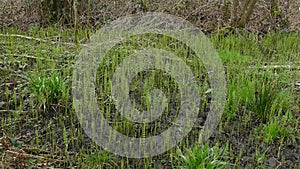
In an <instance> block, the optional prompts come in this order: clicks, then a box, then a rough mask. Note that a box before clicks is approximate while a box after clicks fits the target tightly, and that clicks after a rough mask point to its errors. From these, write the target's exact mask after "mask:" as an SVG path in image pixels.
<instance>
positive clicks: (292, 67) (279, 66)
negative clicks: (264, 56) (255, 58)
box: [249, 65, 300, 71]
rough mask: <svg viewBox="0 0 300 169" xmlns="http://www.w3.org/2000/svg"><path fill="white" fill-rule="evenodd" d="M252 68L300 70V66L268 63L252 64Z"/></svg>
mask: <svg viewBox="0 0 300 169" xmlns="http://www.w3.org/2000/svg"><path fill="white" fill-rule="evenodd" d="M249 68H250V69H262V70H267V69H275V70H277V69H287V70H289V71H293V70H300V66H291V65H266V66H250V67H249Z"/></svg>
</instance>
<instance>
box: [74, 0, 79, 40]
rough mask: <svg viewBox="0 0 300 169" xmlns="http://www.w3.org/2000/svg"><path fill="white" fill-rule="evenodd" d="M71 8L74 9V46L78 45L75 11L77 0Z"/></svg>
mask: <svg viewBox="0 0 300 169" xmlns="http://www.w3.org/2000/svg"><path fill="white" fill-rule="evenodd" d="M73 8H74V42H75V44H76V45H78V43H79V41H78V10H77V0H74V2H73Z"/></svg>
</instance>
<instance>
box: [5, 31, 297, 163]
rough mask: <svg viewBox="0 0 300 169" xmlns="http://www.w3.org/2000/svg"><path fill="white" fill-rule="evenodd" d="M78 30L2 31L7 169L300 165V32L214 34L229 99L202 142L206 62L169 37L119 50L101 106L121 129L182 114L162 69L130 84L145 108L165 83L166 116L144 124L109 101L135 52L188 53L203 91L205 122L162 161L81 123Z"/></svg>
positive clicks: (100, 90) (104, 70)
mask: <svg viewBox="0 0 300 169" xmlns="http://www.w3.org/2000/svg"><path fill="white" fill-rule="evenodd" d="M72 31H73V30H68V29H66V30H61V29H58V28H55V27H49V28H45V29H39V28H37V27H33V28H31V29H29V30H28V31H26V32H21V31H20V30H17V29H12V28H11V29H6V30H4V31H3V30H2V32H0V33H1V34H8V36H0V117H1V130H2V131H1V132H0V137H1V138H0V155H1V158H2V160H1V162H0V165H1V166H4V168H5V167H19V168H30V167H43V166H44V167H45V166H52V167H61V168H70V167H78V168H164V167H165V168H168V167H169V168H226V167H235V168H255V167H258V168H264V167H270V168H276V167H282V168H297V167H299V161H300V159H299V157H300V147H299V142H300V137H299V134H300V130H299V120H300V116H299V111H300V107H299V102H300V99H299V95H300V85H299V80H300V76H299V71H300V68H299V64H300V41H299V39H300V34H299V33H288V34H287V33H285V32H282V33H281V32H276V33H275V32H273V33H269V34H266V35H263V36H262V35H258V34H254V33H245V32H239V31H237V32H234V33H230V34H226V35H224V34H218V35H211V36H210V37H209V38H210V39H211V41H212V43H213V45H214V46H215V48H216V49H217V51H218V53H219V56H220V58H221V59H222V62H223V64H224V68H225V73H226V80H227V83H228V95H227V103H226V105H225V110H224V113H223V116H222V120H221V122H220V124H219V126H218V129H217V131H216V132H214V133H213V135H212V137H211V138H210V139H209V140H208V143H207V144H204V145H198V144H197V142H196V141H197V140H198V137H199V131H200V130H201V127H202V126H203V124H204V122H205V119H206V117H207V112H208V110H207V109H208V107H209V105H210V101H209V100H210V90H211V89H210V84H209V80H208V78H207V74H206V73H205V71H206V69H205V67H204V66H203V64H202V63H201V61H199V60H197V59H196V57H195V56H193V53H192V52H187V51H189V49H186V48H184V47H183V45H182V44H181V43H179V42H177V41H175V40H174V39H171V38H168V37H153V36H151V35H146V36H144V37H132V39H129V40H128V41H125V42H123V43H120V44H119V45H118V46H115V47H114V48H113V49H112V50H111V51H110V53H109V54H108V55H107V57H106V58H105V59H104V60H103V62H102V63H100V67H99V69H98V71H97V76H96V78H97V79H96V82H97V85H96V93H97V96H98V98H97V99H98V106H99V108H100V109H101V110H103V112H105V114H104V115H105V117H106V119H108V120H109V121H110V125H111V126H112V127H113V128H114V129H115V130H117V131H119V132H121V133H123V134H126V135H129V136H133V137H148V136H151V135H156V134H159V133H161V132H162V131H164V130H165V129H166V128H168V127H169V126H171V125H174V124H173V123H172V121H173V120H174V119H175V118H176V115H177V111H178V105H179V104H178V102H180V95H179V92H178V84H177V83H175V82H174V79H173V78H172V77H171V76H170V75H168V74H165V73H164V72H163V71H154V70H149V71H145V72H140V73H139V74H138V75H136V76H135V78H134V79H133V81H132V82H131V83H130V86H129V88H130V99H131V101H132V102H133V103H134V104H135V106H136V107H137V108H138V109H139V110H148V109H150V108H151V103H152V102H153V101H156V100H154V99H153V98H152V97H151V94H152V92H153V91H154V92H155V91H156V89H161V90H162V91H164V92H163V94H162V93H156V94H157V95H163V96H162V97H161V98H160V101H165V102H167V103H168V104H167V106H166V109H165V113H164V114H163V115H162V116H160V117H159V120H157V121H155V122H153V123H145V124H136V123H134V122H131V121H129V120H127V119H125V118H122V117H121V114H119V113H118V111H117V110H116V108H115V107H114V105H113V101H112V100H111V97H110V96H111V94H110V93H111V83H112V82H111V78H112V75H113V72H114V70H115V69H116V67H117V66H118V64H119V63H121V62H122V59H124V58H125V57H126V56H128V55H130V54H131V53H132V52H133V51H134V50H138V49H142V48H144V47H157V48H162V49H165V50H171V51H173V52H174V53H175V54H176V55H178V56H182V59H183V60H184V61H186V62H187V64H188V65H189V66H190V67H191V69H192V70H193V71H194V72H195V77H196V80H197V83H198V84H199V85H200V86H201V93H202V94H203V95H202V98H201V101H202V102H201V107H200V112H199V119H198V120H197V122H196V125H195V126H194V127H193V129H192V131H191V132H190V134H189V135H188V136H187V137H186V138H185V139H183V140H182V141H181V142H180V143H179V144H178V146H177V147H175V148H173V149H171V150H170V151H168V152H166V153H164V154H161V155H158V156H155V157H151V158H146V159H131V158H125V157H120V156H115V155H113V154H111V153H109V152H108V151H105V150H104V149H102V148H101V147H99V146H98V145H97V144H96V143H94V142H93V141H92V140H91V139H90V138H88V137H87V135H86V134H85V133H84V131H83V130H82V128H81V126H80V123H79V122H78V120H77V116H76V114H75V112H74V107H72V96H71V90H72V89H71V79H72V78H71V77H72V70H73V69H74V65H75V60H74V59H75V56H76V55H78V53H79V51H80V48H77V47H76V45H74V44H73V43H70V41H72V38H70V37H72V33H73V32H72ZM10 34H23V36H9V35H10ZM85 35H86V34H85V30H82V31H80V32H79V39H83V41H82V43H84V40H85ZM29 37H35V38H29ZM136 38H141V39H143V40H139V41H136ZM153 42H155V43H153ZM157 95H155V96H157Z"/></svg>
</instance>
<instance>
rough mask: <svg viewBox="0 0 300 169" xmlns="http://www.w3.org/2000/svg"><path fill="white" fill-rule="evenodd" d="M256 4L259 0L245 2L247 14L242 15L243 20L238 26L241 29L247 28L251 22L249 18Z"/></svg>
mask: <svg viewBox="0 0 300 169" xmlns="http://www.w3.org/2000/svg"><path fill="white" fill-rule="evenodd" d="M256 2H257V0H244V3H243V11H244V12H245V13H244V14H243V15H242V17H241V20H240V21H239V24H238V26H239V27H240V28H244V27H245V26H246V23H247V22H248V21H249V18H250V16H251V14H252V13H253V9H254V7H255V4H256Z"/></svg>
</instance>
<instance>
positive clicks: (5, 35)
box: [0, 34, 84, 46]
mask: <svg viewBox="0 0 300 169" xmlns="http://www.w3.org/2000/svg"><path fill="white" fill-rule="evenodd" d="M0 36H2V37H15V38H23V39H27V40H35V41H38V42H44V43H51V44H63V45H71V46H76V44H75V43H70V42H60V41H50V40H45V39H41V38H35V37H31V36H25V35H18V34H0ZM82 45H83V46H84V44H82Z"/></svg>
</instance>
